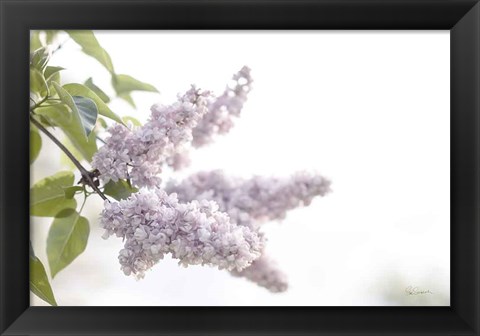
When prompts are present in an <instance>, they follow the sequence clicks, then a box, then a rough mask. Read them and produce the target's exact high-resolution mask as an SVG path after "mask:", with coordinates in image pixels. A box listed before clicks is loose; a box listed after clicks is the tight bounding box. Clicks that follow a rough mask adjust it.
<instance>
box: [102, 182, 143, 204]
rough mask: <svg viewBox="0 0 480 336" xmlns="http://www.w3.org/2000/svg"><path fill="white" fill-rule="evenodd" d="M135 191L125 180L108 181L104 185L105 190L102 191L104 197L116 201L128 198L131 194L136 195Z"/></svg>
mask: <svg viewBox="0 0 480 336" xmlns="http://www.w3.org/2000/svg"><path fill="white" fill-rule="evenodd" d="M137 191H138V189H137V188H134V187H132V186H130V185H129V184H128V182H127V181H125V180H118V182H113V181H110V182H108V183H107V184H105V189H104V190H103V192H104V194H105V195H108V196H112V197H113V198H115V199H116V200H117V201H120V200H122V199H125V198H127V197H129V196H130V195H131V194H132V193H136V192H137Z"/></svg>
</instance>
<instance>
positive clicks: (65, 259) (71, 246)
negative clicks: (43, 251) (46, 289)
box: [47, 210, 90, 278]
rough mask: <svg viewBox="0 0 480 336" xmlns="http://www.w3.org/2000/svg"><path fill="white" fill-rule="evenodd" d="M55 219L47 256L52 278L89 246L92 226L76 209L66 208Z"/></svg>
mask: <svg viewBox="0 0 480 336" xmlns="http://www.w3.org/2000/svg"><path fill="white" fill-rule="evenodd" d="M60 215H61V217H57V218H55V219H54V221H53V223H52V225H51V226H50V230H49V232H48V237H47V257H48V264H49V265H50V271H51V273H52V278H53V277H55V275H57V274H58V272H60V271H61V270H62V269H64V268H65V267H66V266H68V265H70V263H71V262H72V261H73V260H75V258H77V257H78V256H79V255H80V254H81V253H82V252H83V251H85V248H86V247H87V241H88V236H89V234H90V226H89V224H88V220H87V219H86V218H85V217H81V216H80V214H79V213H78V212H76V211H74V210H64V211H63V213H60Z"/></svg>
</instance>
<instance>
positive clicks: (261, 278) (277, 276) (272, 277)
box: [231, 255, 288, 293]
mask: <svg viewBox="0 0 480 336" xmlns="http://www.w3.org/2000/svg"><path fill="white" fill-rule="evenodd" d="M231 274H232V275H234V276H237V277H244V278H247V279H248V280H250V281H252V282H254V283H256V284H257V285H259V286H261V287H264V288H266V289H268V290H269V291H271V292H273V293H279V292H284V291H286V290H287V289H288V280H287V277H286V275H285V274H284V273H283V272H282V271H281V270H280V269H279V268H278V266H277V264H276V262H275V261H274V260H272V259H271V258H269V257H267V256H265V255H262V256H261V257H260V258H258V259H257V260H255V261H254V262H253V263H252V265H251V266H249V267H247V268H245V269H244V270H242V271H237V270H233V271H231Z"/></svg>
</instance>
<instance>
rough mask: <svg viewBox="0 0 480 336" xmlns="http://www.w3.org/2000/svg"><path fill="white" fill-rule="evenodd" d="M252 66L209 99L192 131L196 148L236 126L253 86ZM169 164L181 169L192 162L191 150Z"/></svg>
mask: <svg viewBox="0 0 480 336" xmlns="http://www.w3.org/2000/svg"><path fill="white" fill-rule="evenodd" d="M252 83H253V80H252V77H251V75H250V68H248V67H247V66H244V67H243V68H242V69H240V71H239V72H237V73H236V74H234V75H233V77H232V83H231V84H230V85H227V87H226V88H225V91H224V92H223V94H222V95H221V96H219V97H213V96H212V97H210V98H209V99H208V112H207V113H206V114H205V115H204V116H203V118H202V119H201V120H200V121H199V122H198V125H197V126H196V127H195V128H194V129H193V131H192V137H193V141H192V145H193V147H195V148H199V147H201V146H204V145H207V144H210V143H211V142H213V140H214V138H215V135H217V134H225V133H228V132H229V131H230V129H231V128H232V127H233V126H234V123H233V121H234V119H235V118H238V117H239V116H240V113H241V111H242V109H243V105H244V104H245V102H246V101H247V95H248V93H249V92H250V90H251V87H252ZM168 164H169V165H170V166H171V167H172V168H173V169H174V170H180V169H182V168H184V167H187V166H188V165H189V164H190V160H189V152H188V150H184V151H182V152H177V153H175V154H174V155H173V156H172V157H170V158H169V160H168Z"/></svg>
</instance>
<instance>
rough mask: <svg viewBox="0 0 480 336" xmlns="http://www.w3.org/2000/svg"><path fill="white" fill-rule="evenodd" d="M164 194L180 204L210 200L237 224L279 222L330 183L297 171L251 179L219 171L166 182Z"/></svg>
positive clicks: (328, 189)
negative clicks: (174, 197)
mask: <svg viewBox="0 0 480 336" xmlns="http://www.w3.org/2000/svg"><path fill="white" fill-rule="evenodd" d="M166 190H167V191H168V192H175V193H177V194H178V197H179V199H180V200H182V201H190V200H194V199H196V200H214V201H215V202H217V203H218V204H219V206H220V209H221V210H222V211H225V212H227V213H228V214H229V215H230V218H231V219H232V220H233V221H235V222H236V223H237V224H240V225H251V219H254V220H255V221H257V222H258V221H260V222H261V221H266V220H277V219H283V218H285V216H286V213H287V211H288V210H291V209H294V208H297V207H299V206H302V205H309V204H310V202H311V201H312V199H313V198H314V197H315V196H325V195H326V194H327V193H328V192H329V191H330V181H329V180H328V179H326V178H324V177H323V176H321V175H318V174H312V173H308V172H298V173H296V174H294V175H293V176H291V177H289V178H276V177H271V178H267V177H262V176H254V177H253V178H251V179H248V180H245V179H241V178H235V177H230V176H227V175H225V174H224V173H223V172H222V171H221V170H215V171H211V172H199V173H197V174H194V175H191V176H190V177H188V178H187V179H185V180H183V181H181V182H179V183H178V182H175V181H173V180H171V181H169V182H168V183H167V185H166Z"/></svg>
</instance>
